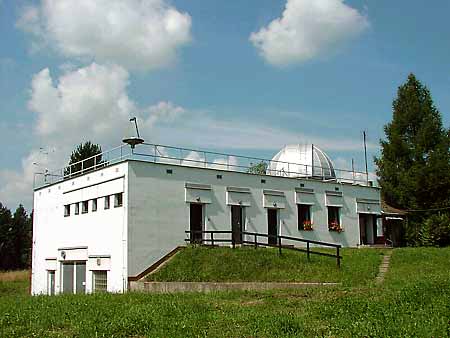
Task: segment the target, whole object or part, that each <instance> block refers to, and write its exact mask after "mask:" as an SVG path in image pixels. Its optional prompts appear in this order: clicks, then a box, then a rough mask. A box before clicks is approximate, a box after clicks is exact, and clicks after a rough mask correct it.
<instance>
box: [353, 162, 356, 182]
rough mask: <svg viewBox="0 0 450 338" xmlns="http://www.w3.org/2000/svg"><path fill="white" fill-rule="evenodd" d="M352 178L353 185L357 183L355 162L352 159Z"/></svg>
mask: <svg viewBox="0 0 450 338" xmlns="http://www.w3.org/2000/svg"><path fill="white" fill-rule="evenodd" d="M352 178H353V183H356V182H355V160H354V159H353V158H352Z"/></svg>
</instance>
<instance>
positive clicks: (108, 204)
mask: <svg viewBox="0 0 450 338" xmlns="http://www.w3.org/2000/svg"><path fill="white" fill-rule="evenodd" d="M104 208H105V210H107V209H109V208H111V196H109V195H108V196H105V205H104Z"/></svg>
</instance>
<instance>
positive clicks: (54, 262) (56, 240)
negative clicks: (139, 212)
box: [32, 163, 128, 294]
mask: <svg viewBox="0 0 450 338" xmlns="http://www.w3.org/2000/svg"><path fill="white" fill-rule="evenodd" d="M127 170H128V165H127V163H120V164H117V165H114V166H111V167H108V168H104V169H101V170H97V171H95V172H92V173H87V174H85V175H83V176H80V177H76V178H73V179H70V180H65V181H63V182H60V183H57V184H53V185H51V186H48V187H45V188H42V189H39V190H37V191H35V193H34V222H33V237H34V238H33V263H32V293H33V294H42V293H47V271H48V270H55V271H56V272H55V282H56V293H59V292H60V290H61V264H62V263H63V262H64V261H85V262H86V292H91V290H92V270H107V271H108V276H107V278H108V291H111V292H122V291H124V290H126V287H127V267H126V263H127V257H126V255H127V250H126V245H127V243H126V240H127V236H126V234H127V218H126V217H127V198H128V196H127V195H128V194H127V190H126V187H127V184H128V183H127V181H128V180H127V177H128V175H127ZM120 192H122V193H123V206H122V207H117V208H115V207H114V198H113V197H111V206H110V209H108V210H104V198H103V197H104V196H105V195H113V194H115V193H120ZM93 198H98V200H97V211H96V212H92V199H93ZM84 200H89V209H88V212H87V213H85V214H83V213H82V208H81V204H80V214H79V215H75V214H74V211H75V210H74V209H75V208H74V205H73V203H76V202H82V201H84ZM66 204H72V205H71V214H70V216H69V217H65V216H64V205H66ZM63 251H64V253H63ZM63 256H65V258H64V257H63Z"/></svg>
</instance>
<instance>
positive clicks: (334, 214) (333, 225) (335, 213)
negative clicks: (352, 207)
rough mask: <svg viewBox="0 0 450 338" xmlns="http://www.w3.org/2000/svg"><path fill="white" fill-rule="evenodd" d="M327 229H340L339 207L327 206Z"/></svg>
mask: <svg viewBox="0 0 450 338" xmlns="http://www.w3.org/2000/svg"><path fill="white" fill-rule="evenodd" d="M327 218H328V230H334V231H339V229H341V207H338V206H333V205H329V206H327Z"/></svg>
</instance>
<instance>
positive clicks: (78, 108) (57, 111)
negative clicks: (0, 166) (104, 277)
mask: <svg viewBox="0 0 450 338" xmlns="http://www.w3.org/2000/svg"><path fill="white" fill-rule="evenodd" d="M128 78H129V74H128V72H127V71H126V70H125V69H123V68H122V67H120V66H116V65H98V64H96V63H93V64H91V65H89V66H87V67H83V68H79V69H75V70H73V71H70V70H67V71H66V72H64V73H63V74H62V75H61V76H60V77H59V78H57V79H55V80H54V79H53V78H52V76H51V74H50V70H49V69H47V68H46V69H43V70H42V71H40V72H39V73H37V74H35V75H34V76H33V79H32V82H31V90H30V100H29V102H28V108H29V110H30V111H31V112H33V113H34V114H35V115H36V117H35V121H36V122H35V123H34V125H35V128H34V130H33V136H32V139H33V143H34V144H36V145H37V146H36V148H35V149H32V150H31V151H30V153H29V154H28V155H27V156H25V157H24V159H23V160H22V166H21V170H20V171H19V172H14V171H11V170H0V201H2V202H5V201H6V202H9V203H10V205H15V204H18V203H19V202H22V203H25V204H26V205H27V206H30V200H31V189H32V183H33V173H34V172H36V171H39V172H43V171H45V169H46V168H49V169H56V168H61V167H63V166H64V165H66V164H67V161H68V157H69V155H70V152H71V151H72V150H73V149H74V147H75V145H76V144H79V143H80V142H84V141H87V140H91V141H92V142H94V143H99V144H101V145H104V146H106V148H107V149H104V150H108V148H109V147H110V146H111V145H114V146H116V145H117V144H120V143H121V139H122V137H123V136H125V133H126V130H127V129H128V127H129V126H130V125H131V124H130V123H129V122H128V121H129V118H130V116H131V115H137V116H138V118H139V121H140V122H141V124H142V126H143V128H142V132H143V133H144V134H145V135H149V134H151V133H150V130H151V129H152V128H154V126H155V125H157V124H158V123H167V122H170V121H174V120H175V119H176V118H177V117H178V116H179V115H180V114H182V113H183V112H184V111H185V110H184V109H183V108H182V107H179V106H177V105H175V104H173V103H172V102H166V101H162V102H159V103H157V104H155V105H153V106H150V107H148V108H139V107H138V106H137V104H135V103H134V102H133V101H132V100H131V99H130V98H129V96H128V93H127V86H128ZM133 132H134V131H133ZM39 145H42V146H44V147H45V149H44V150H40V149H39V148H38V146H39ZM49 150H50V151H49ZM45 153H48V154H45ZM33 163H35V164H33Z"/></svg>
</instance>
